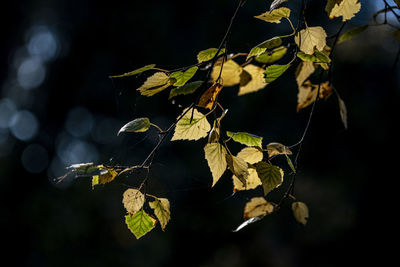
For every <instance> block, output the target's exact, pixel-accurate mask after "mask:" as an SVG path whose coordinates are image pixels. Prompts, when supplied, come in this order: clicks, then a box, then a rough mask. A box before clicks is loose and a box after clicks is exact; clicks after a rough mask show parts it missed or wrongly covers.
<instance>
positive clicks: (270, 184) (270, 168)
mask: <svg viewBox="0 0 400 267" xmlns="http://www.w3.org/2000/svg"><path fill="white" fill-rule="evenodd" d="M256 170H257V174H258V177H260V180H261V182H262V185H263V188H264V195H267V194H268V193H269V192H271V191H272V190H274V189H275V188H277V187H279V186H280V185H281V184H282V182H283V170H282V169H281V168H279V167H277V166H274V165H272V164H269V163H267V162H265V161H261V162H259V163H257V164H256Z"/></svg>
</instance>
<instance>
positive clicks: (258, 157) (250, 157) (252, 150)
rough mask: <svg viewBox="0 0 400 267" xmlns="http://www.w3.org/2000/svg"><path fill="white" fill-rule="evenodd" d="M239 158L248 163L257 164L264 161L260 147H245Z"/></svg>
mask: <svg viewBox="0 0 400 267" xmlns="http://www.w3.org/2000/svg"><path fill="white" fill-rule="evenodd" d="M237 156H238V157H239V158H241V159H243V160H244V161H246V162H247V163H250V164H255V163H257V162H260V161H262V159H263V157H264V154H263V152H262V150H261V149H260V148H259V147H245V148H243V149H242V150H241V151H240V152H239V153H238V154H237Z"/></svg>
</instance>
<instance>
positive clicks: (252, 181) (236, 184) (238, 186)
mask: <svg viewBox="0 0 400 267" xmlns="http://www.w3.org/2000/svg"><path fill="white" fill-rule="evenodd" d="M247 171H248V172H249V176H247V179H246V183H245V184H243V182H242V181H240V180H239V178H237V177H236V176H235V175H233V176H232V180H233V192H237V191H242V190H250V189H254V188H256V187H258V186H259V185H262V183H261V180H260V178H259V177H258V174H257V171H256V169H255V168H248V169H247Z"/></svg>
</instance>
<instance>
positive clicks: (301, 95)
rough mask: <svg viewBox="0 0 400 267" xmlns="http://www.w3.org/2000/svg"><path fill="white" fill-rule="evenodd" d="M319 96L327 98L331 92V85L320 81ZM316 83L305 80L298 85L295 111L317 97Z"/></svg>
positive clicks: (309, 103)
mask: <svg viewBox="0 0 400 267" xmlns="http://www.w3.org/2000/svg"><path fill="white" fill-rule="evenodd" d="M319 91H320V93H319V98H320V99H328V98H329V97H330V96H331V94H332V86H331V85H330V84H329V82H324V83H321V85H320V88H319ZM317 94H318V85H317V84H312V83H311V82H310V81H305V82H304V83H303V85H301V86H299V92H298V94H297V111H299V110H300V109H303V108H305V107H307V106H309V105H311V104H312V103H313V102H315V100H316V99H317Z"/></svg>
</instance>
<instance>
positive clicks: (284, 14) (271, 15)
mask: <svg viewBox="0 0 400 267" xmlns="http://www.w3.org/2000/svg"><path fill="white" fill-rule="evenodd" d="M289 17H290V9H289V8H286V7H281V8H277V9H273V10H272V11H267V12H265V13H263V14H261V15H258V16H255V18H257V19H261V20H263V21H266V22H271V23H281V19H282V18H289Z"/></svg>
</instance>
